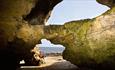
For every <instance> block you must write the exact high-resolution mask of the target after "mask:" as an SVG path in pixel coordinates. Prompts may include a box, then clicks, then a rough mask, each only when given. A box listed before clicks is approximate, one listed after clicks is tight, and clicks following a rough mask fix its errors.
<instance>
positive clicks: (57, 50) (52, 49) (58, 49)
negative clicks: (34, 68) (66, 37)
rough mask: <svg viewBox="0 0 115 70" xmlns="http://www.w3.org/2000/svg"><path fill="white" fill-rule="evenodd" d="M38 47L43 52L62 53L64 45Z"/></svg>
mask: <svg viewBox="0 0 115 70" xmlns="http://www.w3.org/2000/svg"><path fill="white" fill-rule="evenodd" d="M39 49H40V51H42V52H43V53H62V52H63V51H64V50H65V48H64V47H39Z"/></svg>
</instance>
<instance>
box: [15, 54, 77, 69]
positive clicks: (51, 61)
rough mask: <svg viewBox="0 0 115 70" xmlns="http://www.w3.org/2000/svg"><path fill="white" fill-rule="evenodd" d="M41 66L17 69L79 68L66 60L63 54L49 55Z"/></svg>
mask: <svg viewBox="0 0 115 70" xmlns="http://www.w3.org/2000/svg"><path fill="white" fill-rule="evenodd" d="M44 60H45V63H44V64H42V65H40V66H21V68H20V69H17V70H78V67H77V66H75V65H73V64H71V63H70V62H69V61H66V60H64V59H63V58H62V56H47V57H45V59H44Z"/></svg>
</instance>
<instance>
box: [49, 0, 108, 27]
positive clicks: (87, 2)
mask: <svg viewBox="0 0 115 70" xmlns="http://www.w3.org/2000/svg"><path fill="white" fill-rule="evenodd" d="M108 9H109V8H108V7H107V6H104V5H101V4H99V3H97V2H96V0H63V1H62V2H61V3H59V4H58V5H57V6H55V8H54V9H53V11H52V14H51V17H50V18H49V20H48V22H47V23H48V24H59V25H60V24H64V23H65V22H68V21H72V20H80V19H86V18H94V17H96V16H98V15H100V14H102V13H104V12H105V11H106V10H108Z"/></svg>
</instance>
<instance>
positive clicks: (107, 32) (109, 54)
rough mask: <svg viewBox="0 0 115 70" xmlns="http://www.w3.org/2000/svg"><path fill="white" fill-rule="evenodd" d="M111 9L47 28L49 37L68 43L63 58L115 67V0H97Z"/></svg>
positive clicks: (91, 65)
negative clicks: (93, 15)
mask: <svg viewBox="0 0 115 70" xmlns="http://www.w3.org/2000/svg"><path fill="white" fill-rule="evenodd" d="M97 1H98V2H99V3H102V4H104V5H107V6H109V7H110V8H111V9H110V10H108V11H107V12H105V13H103V14H102V15H100V16H98V17H96V18H93V19H85V20H79V21H71V22H67V23H65V24H64V25H62V26H61V25H58V26H56V25H51V26H47V27H45V29H44V31H45V32H44V33H45V35H47V36H46V38H47V39H49V40H51V41H52V42H53V43H59V44H62V45H64V46H65V47H66V49H65V51H64V52H63V58H64V59H66V60H68V61H70V62H71V63H73V64H75V65H77V66H79V67H89V68H93V69H97V70H99V69H100V70H102V69H103V70H115V67H114V66H115V5H114V4H115V2H114V0H97Z"/></svg>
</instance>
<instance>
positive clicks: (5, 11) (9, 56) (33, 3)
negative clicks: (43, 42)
mask: <svg viewBox="0 0 115 70" xmlns="http://www.w3.org/2000/svg"><path fill="white" fill-rule="evenodd" d="M61 1H62V0H0V56H1V58H0V65H2V66H10V65H11V66H10V67H11V68H15V67H16V66H17V65H18V64H19V61H20V60H22V59H30V60H31V59H32V57H33V54H34V53H31V50H32V49H33V48H34V47H35V45H36V44H38V43H40V39H41V38H43V37H44V31H43V29H44V24H45V22H46V21H47V20H48V18H49V17H50V13H51V11H52V9H53V8H54V6H55V5H56V4H58V3H59V2H61ZM34 20H35V22H33V21H34ZM4 62H5V63H6V64H5V63H4ZM11 63H12V64H11ZM2 66H0V67H2ZM4 70H5V69H4ZM11 70H12V69H11Z"/></svg>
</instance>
